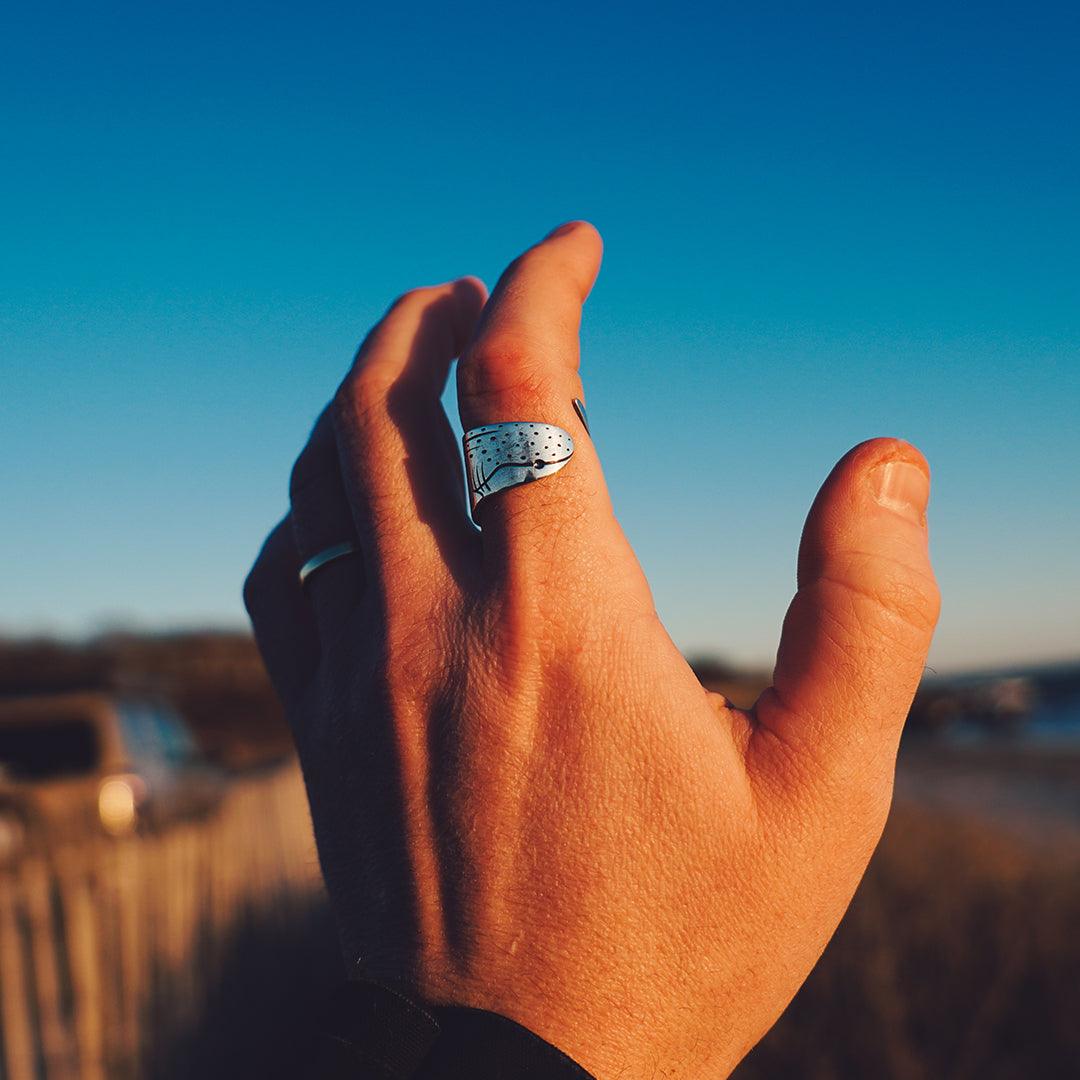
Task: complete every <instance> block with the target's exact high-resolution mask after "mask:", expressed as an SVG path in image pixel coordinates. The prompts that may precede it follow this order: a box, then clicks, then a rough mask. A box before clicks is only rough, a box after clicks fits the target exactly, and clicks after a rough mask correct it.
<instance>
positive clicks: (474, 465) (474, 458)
mask: <svg viewBox="0 0 1080 1080" xmlns="http://www.w3.org/2000/svg"><path fill="white" fill-rule="evenodd" d="M464 445H465V475H466V476H467V477H468V481H469V500H470V504H471V506H472V511H473V518H474V520H475V518H476V508H477V507H478V506H479V505H480V503H481V502H482V501H483V500H484V499H486V498H487V497H488V496H489V495H494V494H495V492H497V491H505V490H506V489H507V488H511V487H517V486H518V485H519V484H528V483H531V482H532V481H534V480H541V479H543V478H544V477H545V476H551V475H552V474H553V473H557V472H558V471H559V470H560V469H561V468H562V467H563V466H564V465H565V464H566V463H567V462H568V461H569V460H570V458H571V457H572V456H573V453H574V440H573V439H572V438H571V437H570V433H569V432H567V431H563V429H562V428H561V427H556V426H555V425H554V424H545V423H542V422H541V421H538V420H537V421H514V422H512V423H506V424H484V425H483V426H482V427H475V428H470V429H469V430H468V431H466V432H465V438H464Z"/></svg>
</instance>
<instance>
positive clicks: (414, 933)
mask: <svg viewBox="0 0 1080 1080" xmlns="http://www.w3.org/2000/svg"><path fill="white" fill-rule="evenodd" d="M600 253H601V246H600V240H599V237H598V235H597V234H596V232H595V230H593V229H592V227H591V226H588V225H585V224H580V223H579V224H572V225H569V226H564V227H562V228H561V229H558V230H556V231H555V232H554V233H553V234H551V235H550V236H549V237H548V238H546V239H545V240H544V241H543V242H541V243H540V244H538V245H537V246H535V247H534V248H532V249H530V250H529V251H528V252H526V253H525V254H524V255H523V256H522V257H521V258H519V259H518V260H516V261H515V262H514V263H513V264H512V265H511V266H510V268H509V269H508V270H507V271H506V273H505V274H504V275H503V277H502V279H501V280H500V282H499V285H498V287H497V289H496V290H495V293H494V294H493V296H492V298H491V299H490V301H488V302H487V303H486V305H485V294H484V289H483V286H482V285H480V283H479V282H477V281H475V280H474V279H463V280H461V281H458V282H455V283H452V284H449V285H444V286H438V287H435V288H431V289H421V290H418V291H416V292H413V293H409V294H407V295H406V296H404V297H403V298H402V299H401V300H399V301H398V302H397V303H396V304H395V305H394V306H393V307H392V308H391V309H390V311H389V312H388V313H387V315H386V317H385V318H384V319H383V321H382V322H381V323H380V324H379V325H378V326H377V327H376V328H375V329H374V330H373V331H372V333H371V334H370V335H369V337H368V338H367V340H366V341H365V343H364V345H363V346H362V347H361V349H360V352H359V354H358V356H357V359H356V362H355V364H354V365H353V368H352V370H351V371H350V372H349V374H348V376H347V378H346V379H345V381H344V382H343V384H342V385H341V387H340V389H339V390H338V392H337V394H336V396H335V397H334V399H333V402H332V404H331V406H330V407H329V409H328V410H327V412H326V413H324V414H323V416H322V417H321V418H320V420H319V422H318V423H317V424H316V427H315V429H314V432H313V434H312V437H311V440H310V442H309V443H308V445H307V447H306V448H305V449H304V451H303V453H302V454H301V455H300V458H299V459H298V461H297V464H296V467H295V469H294V473H293V480H292V485H291V499H292V509H291V512H290V514H289V516H288V517H287V518H286V519H285V521H284V522H282V524H281V525H279V527H278V528H277V529H276V530H275V531H274V532H273V533H272V534H271V536H270V538H269V539H268V540H267V542H266V545H265V546H264V549H263V551H262V553H261V555H260V557H259V559H258V562H257V563H256V565H255V567H254V569H253V570H252V573H251V575H250V577H249V579H248V582H247V584H246V587H245V599H246V602H247V604H248V609H249V611H250V613H251V616H252V620H253V623H254V626H255V632H256V635H257V638H258V641H259V645H260V647H261V649H262V651H263V654H264V657H265V659H266V662H267V666H268V669H269V671H270V674H271V676H272V678H273V680H274V682H275V685H276V687H277V689H278V691H279V693H280V694H281V696H282V698H283V700H284V702H285V706H286V711H287V713H288V716H289V718H290V722H291V724H292V727H293V732H294V736H295V738H296V742H297V746H298V750H299V754H300V760H301V764H302V767H303V770H304V775H305V778H306V782H307V787H308V794H309V798H310V802H311V810H312V818H313V822H314V827H315V835H316V840H317V843H318V848H319V854H320V860H321V863H322V867H323V872H324V875H325V878H326V883H327V887H328V890H329V894H330V897H331V900H332V902H333V906H334V909H335V913H336V917H337V921H338V925H339V928H340V932H341V938H342V943H343V947H344V949H345V952H346V956H347V957H348V958H349V959H350V960H355V959H356V958H357V957H359V958H361V960H362V964H363V967H364V970H365V971H366V973H367V974H369V975H370V976H372V977H373V978H378V979H383V980H387V981H396V982H399V983H401V984H403V985H405V986H407V987H408V988H410V989H411V990H412V991H414V992H415V993H416V994H417V995H419V996H421V997H422V998H424V999H426V1000H428V1001H431V1002H433V1003H439V1004H464V1005H471V1006H475V1007H478V1008H484V1009H489V1010H492V1011H494V1012H498V1013H501V1014H503V1015H505V1016H508V1017H510V1018H512V1019H514V1020H516V1021H518V1022H519V1023H521V1024H523V1025H525V1026H526V1027H528V1028H530V1029H532V1030H533V1031H534V1032H536V1033H537V1034H539V1035H540V1036H542V1037H543V1038H545V1039H547V1040H548V1041H549V1042H552V1043H554V1044H555V1045H556V1046H558V1047H560V1048H561V1049H562V1050H564V1051H565V1052H566V1053H568V1054H569V1055H570V1056H571V1057H573V1058H574V1059H576V1060H577V1061H578V1062H580V1063H581V1064H582V1065H583V1066H584V1067H585V1068H587V1069H589V1070H590V1071H591V1072H592V1073H594V1074H595V1075H596V1076H597V1077H598V1078H600V1080H614V1078H615V1077H619V1078H626V1080H629V1078H638V1077H640V1078H643V1080H644V1078H650V1077H653V1076H664V1077H669V1078H683V1077H686V1078H691V1077H692V1078H701V1077H722V1076H725V1075H727V1073H728V1072H730V1070H731V1069H732V1068H733V1067H734V1066H735V1064H736V1063H737V1062H738V1061H739V1059H740V1058H741V1057H742V1056H743V1055H744V1054H745V1053H746V1051H747V1050H748V1049H749V1048H750V1047H751V1046H752V1045H753V1044H754V1043H755V1042H756V1041H757V1040H758V1039H759V1038H760V1037H761V1035H762V1034H763V1033H764V1032H765V1031H766V1030H767V1029H768V1028H769V1026H770V1025H771V1024H772V1023H773V1022H774V1020H775V1019H776V1018H777V1016H778V1015H779V1014H780V1012H781V1011H782V1010H783V1008H784V1007H785V1005H786V1004H787V1003H788V1001H789V1000H790V999H791V997H792V995H793V994H794V993H795V991H796V990H797V988H798V987H799V985H800V984H801V982H802V981H803V979H804V978H805V977H806V975H807V973H808V972H809V971H810V969H811V967H812V966H813V964H814V962H815V961H816V959H817V958H818V956H819V955H820V953H821V950H822V949H823V948H824V945H825V943H826V941H827V940H828V938H829V937H830V935H831V934H832V932H833V930H834V929H835V927H836V925H837V923H838V922H839V920H840V917H841V915H842V914H843V912H844V910H845V908H846V906H847V904H848V902H849V900H850V898H851V895H852V893H853V892H854V890H855V887H856V885H857V883H858V881H859V878H860V877H861V875H862V872H863V870H864V868H865V866H866V863H867V860H868V859H869V857H870V854H871V852H872V851H873V848H874V846H875V844H876V843H877V840H878V837H879V836H880V832H881V829H882V826H883V824H884V821H885V817H886V814H887V812H888V808H889V802H890V798H891V792H892V779H893V768H894V761H895V752H896V746H897V741H898V738H899V734H900V731H901V727H902V725H903V721H904V718H905V716H906V714H907V710H908V707H909V705H910V702H911V698H912V695H913V693H914V691H915V688H916V685H917V684H918V681H919V678H920V675H921V673H922V670H923V664H924V660H925V657H926V652H927V649H928V647H929V642H930V637H931V634H932V631H933V626H934V623H935V621H936V617H937V610H938V594H937V589H936V586H935V584H934V579H933V575H932V572H931V569H930V563H929V557H928V552H927V534H926V526H925V504H926V499H927V496H928V491H929V480H928V473H927V467H926V464H925V462H924V460H923V459H922V457H921V456H920V455H919V453H918V452H917V451H916V450H914V449H913V448H912V447H910V446H908V445H907V444H905V443H902V442H899V441H896V440H891V439H877V440H873V441H871V442H868V443H863V444H862V445H860V446H858V447H856V448H855V449H854V450H852V451H851V452H850V453H849V454H847V455H846V456H845V457H844V458H843V459H842V460H841V462H840V463H839V464H838V465H837V466H836V467H835V469H834V470H833V472H832V474H831V475H830V476H829V478H828V480H827V481H826V482H825V485H824V486H823V487H822V489H821V492H820V493H819V495H818V497H817V499H816V501H815V502H814V505H813V508H812V509H811V511H810V516H809V519H808V521H807V524H806V528H805V531H804V534H803V539H802V544H801V548H800V551H799V571H798V592H797V594H796V596H795V599H794V600H793V602H792V605H791V608H790V610H789V612H788V615H787V618H786V620H785V624H784V630H783V635H782V641H781V645H780V650H779V655H778V660H777V666H776V672H775V676H774V685H773V687H772V688H771V689H769V690H767V691H766V692H765V693H764V694H763V695H762V697H761V698H760V699H759V701H758V702H757V704H756V706H755V707H754V709H752V710H750V711H749V712H745V711H741V710H739V709H735V708H732V707H731V706H730V705H729V704H728V703H727V702H726V701H725V700H724V699H723V698H722V697H719V696H718V695H715V694H709V693H707V692H706V691H705V690H703V689H702V687H701V685H700V683H699V682H698V680H697V679H696V678H695V676H694V674H693V672H692V671H691V670H690V668H689V667H688V666H687V664H686V662H685V661H684V660H683V658H682V657H681V656H680V654H679V652H678V651H677V649H676V648H675V646H674V645H673V644H672V642H671V639H670V638H669V637H668V635H667V633H666V632H665V630H664V628H663V626H662V625H661V623H660V620H659V618H658V617H657V614H656V611H655V609H654V607H653V601H652V597H651V595H650V592H649V588H648V585H647V583H646V581H645V578H644V576H643V575H642V572H641V570H640V568H639V566H638V564H637V561H636V560H635V558H634V555H633V553H632V551H631V550H630V547H629V545H628V543H627V541H626V539H625V537H624V536H623V534H622V531H621V530H620V528H619V525H618V523H617V521H616V519H615V516H614V513H613V511H612V507H611V503H610V501H609V498H608V494H607V490H606V487H605V484H604V478H603V474H602V472H601V468H600V462H599V459H598V457H597V455H596V452H595V448H594V446H593V443H592V441H591V439H590V438H589V437H588V435H587V433H586V432H585V430H584V428H583V426H582V424H581V422H580V421H579V419H578V418H577V416H576V415H575V412H574V409H573V406H572V400H573V399H574V398H575V397H583V394H582V389H581V383H580V381H579V377H578V326H579V321H580V315H581V306H582V303H583V301H584V299H585V297H586V296H587V294H588V292H589V290H590V289H591V287H592V284H593V280H594V278H595V276H596V273H597V270H598V268H599V263H600ZM462 350H464V354H463V357H462V360H461V362H460V364H459V368H458V392H459V403H460V409H461V414H462V416H461V419H462V423H463V424H464V427H465V429H466V430H467V429H469V428H471V427H475V426H478V425H481V424H486V423H494V422H500V421H508V420H529V421H545V422H548V423H552V424H557V425H558V426H560V427H562V428H564V429H566V430H567V431H569V432H571V434H572V435H573V438H574V440H575V444H576V450H575V453H574V456H573V458H572V460H571V461H570V462H569V463H568V465H567V466H566V468H564V469H563V470H562V471H561V472H560V473H558V475H556V476H553V477H551V478H550V479H546V480H544V481H543V482H541V483H536V484H529V485H524V486H521V487H516V488H513V489H510V490H507V491H504V492H501V493H499V494H497V495H495V496H492V497H490V498H488V499H486V500H485V501H484V503H483V504H482V505H481V506H480V507H479V510H478V513H479V515H480V518H481V522H482V525H483V532H482V533H480V532H478V531H476V529H475V528H474V527H473V526H472V525H471V524H470V523H469V521H468V518H467V514H466V508H465V501H464V498H463V477H462V471H461V463H460V455H459V452H458V449H457V446H456V442H455V439H454V437H453V435H452V432H451V429H450V426H449V423H448V421H447V419H446V417H445V415H444V414H443V410H442V406H441V404H440V393H441V391H442V388H443V385H444V382H445V379H446V376H447V372H448V369H449V365H450V362H451V360H452V358H453V357H455V356H456V355H458V354H459V353H461V352H462ZM657 441H658V442H659V439H658V440H657ZM643 452H644V451H643ZM656 452H662V451H661V449H660V447H659V446H658V447H657V449H656ZM350 537H355V538H356V539H357V542H358V545H359V548H360V551H361V554H360V555H359V556H357V557H353V558H346V559H339V560H337V561H335V562H333V563H330V564H328V565H327V566H325V567H324V568H322V569H321V570H319V571H318V572H316V573H315V574H313V575H312V577H311V578H310V579H309V581H308V583H307V585H306V586H305V588H304V589H303V590H301V588H300V586H299V585H298V583H297V569H298V567H299V566H300V565H301V563H302V562H303V561H304V560H306V559H307V558H309V557H310V556H311V555H312V554H314V553H316V552H318V551H320V550H322V549H324V548H327V547H329V546H330V545H332V544H335V543H337V542H339V541H341V540H342V539H346V538H350ZM727 633H729V634H730V633H732V630H731V628H730V627H729V628H728V629H727Z"/></svg>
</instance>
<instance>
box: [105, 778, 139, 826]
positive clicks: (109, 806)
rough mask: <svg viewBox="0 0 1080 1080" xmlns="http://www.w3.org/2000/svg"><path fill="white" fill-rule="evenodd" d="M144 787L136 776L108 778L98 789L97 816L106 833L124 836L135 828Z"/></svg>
mask: <svg viewBox="0 0 1080 1080" xmlns="http://www.w3.org/2000/svg"><path fill="white" fill-rule="evenodd" d="M145 796H146V785H145V784H144V783H143V782H142V780H140V779H139V777H137V776H110V777H108V778H107V779H105V780H102V782H101V787H99V788H98V816H99V817H100V818H101V824H102V825H103V826H104V827H105V830H106V832H110V833H112V835H113V836H124V835H126V834H127V833H129V832H131V831H132V829H134V828H135V825H136V823H137V821H138V818H139V804H140V803H141V802H142V801H143V799H144V798H145Z"/></svg>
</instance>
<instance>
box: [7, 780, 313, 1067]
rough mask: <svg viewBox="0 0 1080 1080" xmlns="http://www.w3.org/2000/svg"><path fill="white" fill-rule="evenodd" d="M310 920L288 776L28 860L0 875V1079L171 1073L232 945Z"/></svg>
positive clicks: (305, 863)
mask: <svg viewBox="0 0 1080 1080" xmlns="http://www.w3.org/2000/svg"><path fill="white" fill-rule="evenodd" d="M323 910H324V898H323V894H322V885H321V881H320V878H319V873H318V864H317V861H316V856H315V850H314V845H313V842H312V837H311V826H310V822H309V818H308V811H307V803H306V800H305V797H304V790H303V784H302V782H301V779H300V776H299V774H298V772H297V771H296V769H295V767H291V766H290V767H282V768H281V769H279V770H277V771H275V772H272V773H266V774H262V775H258V776H249V777H246V778H242V779H240V780H237V781H236V782H235V783H233V784H232V786H231V788H230V790H229V791H228V793H227V794H226V796H225V799H224V801H223V802H222V804H221V805H220V806H219V807H218V808H217V810H216V811H215V813H214V814H213V815H212V816H211V817H210V818H208V819H205V820H201V821H197V822H181V823H178V824H176V825H175V826H174V827H172V828H170V829H167V830H165V831H162V832H160V833H156V834H153V835H149V836H136V837H132V838H128V839H119V840H116V839H109V838H107V837H105V836H104V835H103V836H101V837H100V838H99V839H97V840H95V841H93V842H89V843H86V842H83V843H80V844H78V845H74V844H64V843H62V842H61V843H58V844H56V845H55V846H53V847H52V848H51V849H50V850H48V851H45V852H43V853H32V854H29V855H28V856H26V857H25V858H24V859H22V860H21V861H20V862H19V863H17V864H16V865H14V866H11V867H9V868H7V869H5V870H0V1077H2V1078H4V1080H41V1078H47V1080H54V1078H55V1080H67V1078H79V1080H105V1078H108V1080H113V1078H117V1077H119V1078H127V1077H141V1076H163V1075H173V1074H174V1069H173V1066H171V1065H170V1064H169V1062H170V1058H175V1048H176V1047H177V1046H178V1045H179V1044H180V1043H181V1042H182V1041H183V1040H184V1039H188V1040H189V1041H190V1038H191V1033H192V1032H193V1031H194V1032H197V1031H198V1030H199V1027H200V1024H201V1022H202V1018H203V1011H204V1010H205V1009H206V1007H207V1002H208V998H209V997H210V995H211V994H212V993H213V991H214V987H215V985H216V984H217V982H218V980H219V978H220V977H221V975H222V972H223V971H224V969H225V967H226V966H227V965H228V964H229V963H230V962H232V961H231V957H232V956H233V951H234V949H235V945H236V941H237V939H238V936H239V937H243V936H244V935H245V934H246V935H248V936H249V937H250V935H251V933H252V928H259V931H258V932H259V933H261V934H263V937H264V940H266V941H267V942H269V943H270V946H269V947H270V948H271V949H272V948H273V942H274V941H275V939H276V935H282V936H284V935H286V934H287V933H288V932H289V928H290V927H291V928H293V929H295V927H296V926H298V925H304V924H305V922H306V921H310V920H311V919H312V918H313V917H314V915H315V913H317V912H319V911H323ZM268 1019H269V1020H271V1021H272V1018H268Z"/></svg>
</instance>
